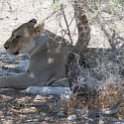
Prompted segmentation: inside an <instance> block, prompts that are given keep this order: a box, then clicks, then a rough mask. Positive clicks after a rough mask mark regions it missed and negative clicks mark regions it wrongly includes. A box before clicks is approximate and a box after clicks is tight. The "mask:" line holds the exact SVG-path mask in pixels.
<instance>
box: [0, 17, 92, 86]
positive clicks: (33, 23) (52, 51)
mask: <svg viewBox="0 0 124 124" xmlns="http://www.w3.org/2000/svg"><path fill="white" fill-rule="evenodd" d="M77 28H78V31H79V32H78V33H79V34H80V35H79V36H78V41H77V44H76V45H75V47H72V45H70V44H69V43H68V42H67V41H66V39H64V38H62V37H60V36H57V35H55V34H54V33H52V32H50V31H48V30H46V29H45V28H44V24H40V25H37V20H36V19H32V20H30V21H29V22H27V23H24V24H22V25H21V26H20V27H18V28H17V29H15V30H14V31H13V32H12V35H11V37H10V38H9V39H8V40H7V41H6V42H5V44H4V48H5V49H6V50H7V52H8V53H10V54H13V55H18V54H20V53H29V54H30V63H29V66H28V69H27V71H26V72H25V73H23V74H18V75H15V76H5V77H0V87H15V88H27V87H29V86H46V85H48V84H51V83H52V82H56V83H59V84H60V82H61V83H63V82H64V84H65V85H66V86H67V84H68V83H67V80H61V79H64V78H65V62H66V60H67V57H68V54H69V53H70V52H72V50H74V49H75V51H81V50H82V49H83V48H86V47H87V44H88V42H89V41H90V28H89V24H88V20H87V17H86V16H85V15H83V16H81V18H79V23H77Z"/></svg>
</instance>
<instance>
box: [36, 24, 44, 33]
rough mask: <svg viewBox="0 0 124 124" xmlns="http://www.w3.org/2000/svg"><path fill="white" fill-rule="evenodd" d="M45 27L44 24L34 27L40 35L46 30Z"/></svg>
mask: <svg viewBox="0 0 124 124" xmlns="http://www.w3.org/2000/svg"><path fill="white" fill-rule="evenodd" d="M44 27H45V24H44V23H42V24H39V25H36V26H35V27H34V30H35V33H40V32H42V31H43V29H44Z"/></svg>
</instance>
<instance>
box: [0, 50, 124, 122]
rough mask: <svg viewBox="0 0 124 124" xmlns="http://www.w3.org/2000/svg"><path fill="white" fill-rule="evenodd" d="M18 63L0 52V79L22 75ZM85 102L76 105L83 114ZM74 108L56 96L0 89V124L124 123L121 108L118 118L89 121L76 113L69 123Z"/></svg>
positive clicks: (96, 118) (113, 116)
mask: <svg viewBox="0 0 124 124" xmlns="http://www.w3.org/2000/svg"><path fill="white" fill-rule="evenodd" d="M19 59H20V58H18V59H17V60H16V61H15V62H12V61H11V60H10V59H9V58H8V57H7V55H6V53H5V52H1V54H0V65H1V66H0V68H1V70H0V75H1V76H2V75H10V74H14V73H20V72H22V71H24V70H23V69H22V67H21V66H20V65H19V61H20V60H19ZM21 59H23V60H24V59H25V60H27V59H28V58H27V57H22V58H21ZM3 83H4V82H3ZM85 100H86V98H83V99H81V100H79V101H78V102H76V105H77V106H78V108H81V109H82V110H83V109H84V110H85V109H86V108H87V107H88V104H86V103H85ZM98 102H99V101H98ZM74 105H75V103H74V101H64V102H62V101H61V100H60V96H53V95H49V96H41V95H30V94H27V93H26V92H25V90H24V89H13V88H0V124H41V123H42V124H86V123H91V124H97V123H98V124H103V123H104V124H111V123H118V124H122V123H123V121H124V120H123V114H124V108H121V109H123V111H122V113H118V114H119V115H117V114H116V115H111V116H101V117H97V116H95V117H93V118H91V117H88V115H87V114H86V113H83V114H80V113H79V117H78V118H77V119H76V120H73V121H69V120H68V116H70V115H73V114H75V113H74V111H73V109H72V108H73V106H74Z"/></svg>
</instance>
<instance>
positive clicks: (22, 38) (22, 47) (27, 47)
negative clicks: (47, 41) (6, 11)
mask: <svg viewBox="0 0 124 124" xmlns="http://www.w3.org/2000/svg"><path fill="white" fill-rule="evenodd" d="M36 23H37V20H36V19H32V20H30V21H29V22H27V23H24V24H22V25H21V26H20V27H18V28H17V29H15V30H14V31H13V32H12V35H11V37H10V38H9V39H8V40H7V41H6V42H5V44H4V48H5V49H6V50H7V51H8V52H9V53H10V54H13V55H18V54H19V53H28V52H30V51H31V50H32V49H33V47H34V46H35V42H36V40H35V39H36V38H37V37H38V36H40V34H41V32H42V31H43V29H44V24H40V25H36Z"/></svg>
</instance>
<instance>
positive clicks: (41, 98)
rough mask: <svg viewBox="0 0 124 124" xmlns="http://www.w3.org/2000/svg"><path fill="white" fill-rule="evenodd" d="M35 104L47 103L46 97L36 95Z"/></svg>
mask: <svg viewBox="0 0 124 124" xmlns="http://www.w3.org/2000/svg"><path fill="white" fill-rule="evenodd" d="M33 101H34V102H40V101H42V102H46V97H45V96H41V95H36V97H35V99H34V100H33Z"/></svg>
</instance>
